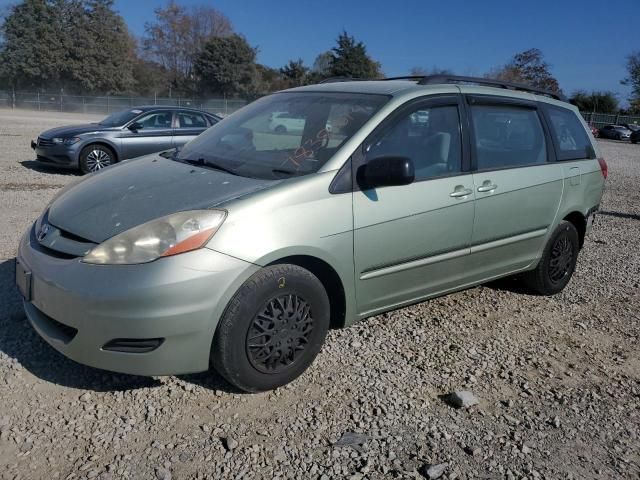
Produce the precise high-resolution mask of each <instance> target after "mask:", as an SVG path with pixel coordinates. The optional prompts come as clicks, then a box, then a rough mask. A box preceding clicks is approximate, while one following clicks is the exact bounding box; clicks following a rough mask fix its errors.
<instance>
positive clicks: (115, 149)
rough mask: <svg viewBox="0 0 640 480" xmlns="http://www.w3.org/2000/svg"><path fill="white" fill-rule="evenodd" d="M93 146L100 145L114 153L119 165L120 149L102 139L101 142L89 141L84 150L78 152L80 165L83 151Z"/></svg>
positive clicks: (83, 147)
mask: <svg viewBox="0 0 640 480" xmlns="http://www.w3.org/2000/svg"><path fill="white" fill-rule="evenodd" d="M91 145H100V146H102V147H107V148H108V149H109V150H111V151H112V152H113V156H114V157H115V158H114V160H115V163H118V162H119V161H120V155H119V152H118V148H117V147H116V146H115V145H114V144H113V143H111V142H108V141H106V140H103V139H100V140H87V142H86V143H85V144H84V145H82V148H80V151H79V152H78V164H80V155H81V154H82V152H83V150H84V149H85V148H87V147H90V146H91Z"/></svg>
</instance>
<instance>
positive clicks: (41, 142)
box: [38, 137, 55, 147]
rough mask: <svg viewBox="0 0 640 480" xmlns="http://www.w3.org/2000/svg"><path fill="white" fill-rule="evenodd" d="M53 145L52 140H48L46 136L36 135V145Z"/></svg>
mask: <svg viewBox="0 0 640 480" xmlns="http://www.w3.org/2000/svg"><path fill="white" fill-rule="evenodd" d="M54 145H55V143H53V140H49V139H48V138H41V137H38V146H39V147H53V146H54Z"/></svg>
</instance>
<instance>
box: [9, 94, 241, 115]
mask: <svg viewBox="0 0 640 480" xmlns="http://www.w3.org/2000/svg"><path fill="white" fill-rule="evenodd" d="M246 104H247V101H246V100H242V99H235V98H234V99H228V98H210V99H194V98H182V97H172V98H169V97H120V96H110V95H107V96H102V97H99V96H89V95H65V94H56V93H40V92H15V93H14V92H10V91H2V90H0V108H3V107H5V108H24V109H28V110H39V111H54V112H73V113H90V114H98V115H108V114H110V113H113V112H117V111H119V110H124V109H127V108H132V107H135V106H141V105H164V106H178V107H191V108H200V109H202V110H205V111H207V112H210V113H215V114H216V115H221V116H225V115H229V114H230V113H233V112H235V111H236V110H238V109H239V108H241V107H243V106H244V105H246Z"/></svg>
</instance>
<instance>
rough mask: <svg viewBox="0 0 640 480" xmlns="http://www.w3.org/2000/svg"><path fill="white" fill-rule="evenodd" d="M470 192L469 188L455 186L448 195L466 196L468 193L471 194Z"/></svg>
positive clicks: (455, 196)
mask: <svg viewBox="0 0 640 480" xmlns="http://www.w3.org/2000/svg"><path fill="white" fill-rule="evenodd" d="M472 193H473V190H471V189H470V188H464V187H456V189H455V190H454V191H453V192H451V193H450V194H449V196H450V197H453V198H461V197H466V196H468V195H471V194H472Z"/></svg>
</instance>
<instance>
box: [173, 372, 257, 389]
mask: <svg viewBox="0 0 640 480" xmlns="http://www.w3.org/2000/svg"><path fill="white" fill-rule="evenodd" d="M178 378H179V379H180V380H183V381H185V382H188V383H192V384H194V385H198V386H199V387H202V388H206V389H207V390H221V391H223V392H225V393H231V394H235V395H246V394H247V392H245V391H244V390H240V389H239V388H236V387H234V386H233V385H231V384H230V383H229V382H227V381H226V380H225V379H224V378H223V377H222V376H221V375H220V374H219V373H218V372H216V371H215V370H214V369H213V368H211V369H209V370H208V371H206V372H201V373H191V374H188V375H178Z"/></svg>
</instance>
